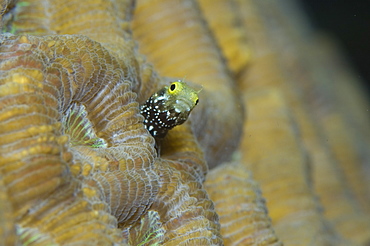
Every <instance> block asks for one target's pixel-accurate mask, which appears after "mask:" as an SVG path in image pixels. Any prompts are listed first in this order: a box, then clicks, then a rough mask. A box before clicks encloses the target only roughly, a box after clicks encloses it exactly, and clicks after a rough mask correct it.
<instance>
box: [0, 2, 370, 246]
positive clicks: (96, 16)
mask: <svg viewBox="0 0 370 246" xmlns="http://www.w3.org/2000/svg"><path fill="white" fill-rule="evenodd" d="M292 6H294V5H292V4H291V5H289V4H288V5H284V6H281V5H279V4H277V3H266V1H249V0H248V1H245V0H244V1H242V0H240V1H239V0H233V1H227V0H217V1H207V0H199V1H195V0H153V1H149V0H138V1H133V0H125V1H123V0H121V1H118V0H112V1H102V0H85V1H83V2H82V1H79V0H67V1H64V2H63V4H62V5H61V4H60V1H59V0H44V1H38V0H30V1H24V2H22V1H2V2H1V7H2V10H1V11H0V13H1V14H2V24H1V26H2V27H3V30H4V32H3V34H1V36H0V37H1V39H0V71H1V72H0V144H1V148H0V235H1V238H2V239H3V240H2V242H1V243H0V245H1V244H3V245H18V244H19V245H282V242H284V244H285V245H360V244H365V243H366V242H369V240H370V238H369V236H368V235H369V234H368V232H369V231H370V230H369V229H370V223H369V221H370V220H368V218H369V215H368V212H369V211H368V207H367V206H366V204H368V202H369V200H370V196H369V194H370V193H369V187H368V182H366V173H363V172H361V171H360V170H361V168H362V165H361V162H360V159H361V157H362V158H363V159H365V160H366V158H367V154H366V153H367V149H366V147H363V148H361V149H360V150H361V151H360V154H358V153H357V152H356V151H357V148H356V146H357V145H356V144H358V143H360V144H359V145H361V146H366V143H367V142H366V141H368V139H366V138H365V137H359V136H368V135H366V134H369V131H367V129H366V123H365V124H364V123H361V122H363V121H365V122H367V121H368V119H366V118H363V120H362V121H360V120H359V122H358V125H359V126H360V127H359V128H358V129H357V132H356V131H352V132H348V133H345V132H346V131H345V130H344V129H345V124H346V122H347V121H346V120H345V119H347V118H346V117H349V116H348V115H347V114H346V113H343V112H340V111H339V110H338V109H337V108H335V107H329V106H328V105H333V104H335V102H336V100H337V99H335V98H341V97H343V96H342V94H341V93H338V94H337V95H333V93H331V92H321V91H320V93H319V92H318V90H319V89H318V88H321V86H322V84H320V82H318V81H317V80H315V79H313V75H312V74H313V73H314V72H315V74H316V73H319V74H320V75H321V76H322V77H323V79H322V80H324V81H326V80H325V79H326V77H325V76H327V73H325V71H321V70H320V66H317V65H314V64H315V62H314V58H312V57H311V56H310V55H311V53H313V52H307V53H303V54H299V53H298V52H297V50H302V49H301V46H303V44H302V43H304V42H302V41H301V40H299V42H298V41H296V42H292V43H289V41H287V38H284V37H286V36H289V35H290V37H296V36H294V35H297V36H298V37H301V36H302V35H301V34H299V35H298V34H296V33H295V32H294V31H291V30H296V29H294V26H292V24H288V23H286V22H288V21H287V20H286V19H284V18H287V17H285V15H284V14H282V13H284V11H286V10H287V9H289V8H293V7H292ZM293 10H294V11H293V13H294V12H297V11H296V10H295V9H293ZM216 17H217V18H216ZM269 18H272V19H274V20H279V21H280V22H281V23H279V24H281V26H279V28H280V29H279V28H277V27H276V26H275V25H274V24H273V23H271V22H266V19H269ZM292 18H297V19H298V17H292ZM284 21H286V22H284ZM299 28H301V27H299ZM299 28H297V30H299ZM289 31H290V32H292V33H289V35H287V34H286V32H289ZM9 32H10V33H9ZM274 35H276V42H270V37H273V36H274ZM300 35H301V36H300ZM297 39H299V38H297ZM274 40H275V39H274ZM286 43H288V45H287V44H286ZM300 45H301V46H300ZM317 45H322V43H318V44H317ZM287 46H288V47H289V48H290V49H287V48H286V47H287ZM309 48H311V50H315V46H313V47H311V46H310V47H309ZM307 49H308V48H307ZM280 50H285V52H283V53H282V54H281V53H280V52H279V51H280ZM311 50H310V51H311ZM296 52H297V53H296ZM142 54H144V55H145V56H144V55H142ZM308 54H309V55H308ZM316 55H317V56H319V55H320V54H316ZM302 57H303V58H304V59H303V61H304V62H302V59H301V58H302ZM323 57H324V58H325V59H330V57H331V54H326V55H323ZM277 64H279V65H281V64H284V65H281V66H279V65H277ZM305 65H307V66H310V69H311V70H309V71H314V72H312V74H311V73H310V72H306V73H304V72H303V73H302V72H301V71H302V66H305ZM333 69H338V68H336V67H335V68H333ZM302 74H303V76H302ZM164 76H165V77H164ZM299 76H302V77H303V78H302V80H303V81H304V82H303V83H302V85H301V84H298V85H297V84H296V83H294V82H292V81H295V80H296V78H297V77H298V78H301V77H299ZM184 77H185V78H186V79H185V80H186V81H188V82H189V83H191V84H193V85H194V86H198V87H202V88H203V90H202V92H201V93H200V103H199V105H198V106H197V107H196V108H195V109H194V111H193V112H192V114H191V116H190V118H189V120H188V121H187V122H186V123H185V124H184V125H181V126H178V127H176V128H174V129H173V130H171V131H170V132H169V134H168V135H167V136H166V138H165V139H164V140H163V141H161V142H160V143H159V145H160V146H159V148H157V149H156V148H155V140H154V139H153V138H152V137H151V135H150V134H149V133H148V132H147V131H146V129H145V128H144V126H143V117H142V116H141V115H140V111H139V105H140V104H142V103H143V102H144V101H145V100H146V99H147V98H148V97H149V96H150V95H151V94H152V93H153V92H154V91H156V90H158V89H159V88H160V87H161V86H163V85H164V84H167V83H168V82H169V81H172V80H173V79H182V78H184ZM322 80H319V81H322ZM342 81H343V82H342V83H341V85H342V87H343V88H347V89H348V86H347V87H346V86H345V85H346V84H347V81H344V80H342ZM305 82H307V83H306V84H307V85H308V84H309V85H310V86H311V87H310V86H306V85H305ZM307 87H308V88H307ZM350 89H351V90H352V93H353V94H354V95H357V94H358V90H357V89H356V87H350ZM325 93H326V94H325ZM303 95H304V96H303ZM327 95H330V96H331V98H329V99H328V101H327V102H326V101H324V102H323V103H322V104H320V105H319V106H317V105H316V104H315V102H316V101H317V100H318V99H320V100H322V98H327V97H328V96H327ZM339 101H340V100H339ZM245 104H247V106H245ZM353 104H354V106H353V107H354V108H359V107H363V106H362V105H363V102H361V101H360V100H359V101H355V102H353ZM347 107H350V106H347ZM322 111H324V112H322ZM350 111H351V112H352V114H355V115H356V116H357V118H358V117H360V118H361V117H362V116H361V114H360V113H358V111H356V110H350ZM246 112H247V113H248V119H247V120H246V118H245V115H246ZM346 112H347V111H346ZM349 118H351V117H349ZM316 122H318V123H316ZM333 125H335V126H336V127H335V128H334V129H332V128H331V127H329V126H333ZM369 125H370V124H369ZM364 126H365V127H364ZM243 131H244V135H243V134H242V132H243ZM321 136H324V137H323V138H325V137H329V136H330V137H333V138H335V139H336V140H338V141H334V142H331V143H330V144H325V143H323V142H324V141H323V139H322V138H321ZM339 140H340V141H339ZM349 140H351V141H352V142H350V141H349ZM352 143H356V144H352ZM361 143H362V144H361ZM343 149H346V150H347V151H346V152H342V150H343ZM308 157H309V158H308ZM348 163H351V165H348V167H347V169H346V170H342V169H343V168H342V167H344V166H345V164H348ZM319 164H320V165H319ZM338 167H339V168H338ZM351 168H352V169H351ZM251 171H252V172H253V175H254V177H255V179H256V180H254V179H253V178H252V174H251ZM321 172H322V173H321ZM361 184H363V185H361ZM259 185H260V186H261V189H260V188H259ZM261 190H262V192H261ZM327 190H329V191H330V192H328V191H327ZM262 194H263V196H262ZM333 196H334V198H335V199H334V200H335V201H334V202H333V201H332V200H333ZM263 197H265V198H266V200H265V198H263ZM317 197H319V198H320V200H318V199H317ZM336 203H337V204H340V205H336ZM266 205H267V207H268V209H269V212H268V210H267V207H266ZM321 207H325V208H326V210H325V211H324V212H323V211H322V209H321ZM270 218H271V219H270ZM275 231H276V233H275Z"/></svg>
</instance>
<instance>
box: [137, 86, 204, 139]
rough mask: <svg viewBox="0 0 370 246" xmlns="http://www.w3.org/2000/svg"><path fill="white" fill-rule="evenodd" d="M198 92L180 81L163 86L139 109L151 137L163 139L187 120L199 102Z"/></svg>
mask: <svg viewBox="0 0 370 246" xmlns="http://www.w3.org/2000/svg"><path fill="white" fill-rule="evenodd" d="M199 92H200V91H196V90H194V89H193V88H191V87H189V86H188V85H187V84H186V83H185V82H182V81H180V80H179V81H176V82H172V83H171V84H170V85H169V86H164V87H163V88H162V89H160V90H159V91H157V92H156V93H154V94H153V95H152V96H151V97H150V98H149V99H148V100H147V101H146V102H145V104H143V105H142V106H141V107H140V110H141V114H142V115H143V116H144V118H145V120H144V125H145V128H146V129H147V130H148V131H149V132H150V134H152V136H153V137H155V138H164V136H166V134H167V132H168V130H170V129H172V128H173V127H175V126H177V125H181V124H182V123H184V122H185V121H186V120H187V119H188V117H189V114H190V112H191V111H192V110H193V108H194V107H195V105H197V104H198V102H199V98H198V93H199Z"/></svg>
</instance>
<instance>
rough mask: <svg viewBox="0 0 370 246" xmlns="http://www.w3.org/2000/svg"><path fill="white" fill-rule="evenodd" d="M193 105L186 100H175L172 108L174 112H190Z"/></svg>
mask: <svg viewBox="0 0 370 246" xmlns="http://www.w3.org/2000/svg"><path fill="white" fill-rule="evenodd" d="M194 106H195V105H193V104H192V102H191V101H189V100H188V99H182V98H179V99H176V101H175V104H174V108H175V111H176V112H178V113H179V112H190V111H191V110H192V109H193V108H194Z"/></svg>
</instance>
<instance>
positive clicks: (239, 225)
mask: <svg viewBox="0 0 370 246" xmlns="http://www.w3.org/2000/svg"><path fill="white" fill-rule="evenodd" d="M205 188H206V190H207V192H208V193H209V196H210V197H211V199H212V200H213V202H214V203H215V207H216V211H217V213H218V214H219V216H220V223H221V234H222V236H223V239H224V242H225V245H276V246H277V245H283V244H282V243H281V242H280V241H279V240H278V238H277V237H276V235H275V233H274V231H273V229H272V224H271V221H270V218H269V217H268V215H267V209H266V205H265V201H264V199H263V198H262V195H261V191H260V190H259V188H258V185H257V183H256V182H254V181H253V180H252V178H251V174H250V173H249V172H248V171H247V169H246V168H245V167H243V165H241V164H239V163H226V164H224V165H221V166H219V167H217V168H215V169H213V170H211V171H210V173H209V174H208V176H207V180H206V182H205Z"/></svg>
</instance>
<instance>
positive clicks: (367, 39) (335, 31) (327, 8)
mask: <svg viewBox="0 0 370 246" xmlns="http://www.w3.org/2000/svg"><path fill="white" fill-rule="evenodd" d="M298 2H300V3H301V6H302V7H303V10H304V11H305V12H306V14H307V15H308V17H309V19H310V21H311V24H312V25H313V26H314V28H316V29H318V30H320V31H324V32H326V33H329V34H330V35H331V36H333V37H334V38H336V40H337V41H338V42H339V44H340V45H341V47H342V48H343V49H344V53H345V55H346V56H347V58H348V59H349V61H350V63H352V65H353V68H354V69H355V72H356V74H358V76H359V78H360V79H361V80H363V83H364V87H365V89H366V91H367V95H368V98H369V97H370V0H355V1H350V0H301V1H298Z"/></svg>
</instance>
